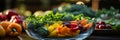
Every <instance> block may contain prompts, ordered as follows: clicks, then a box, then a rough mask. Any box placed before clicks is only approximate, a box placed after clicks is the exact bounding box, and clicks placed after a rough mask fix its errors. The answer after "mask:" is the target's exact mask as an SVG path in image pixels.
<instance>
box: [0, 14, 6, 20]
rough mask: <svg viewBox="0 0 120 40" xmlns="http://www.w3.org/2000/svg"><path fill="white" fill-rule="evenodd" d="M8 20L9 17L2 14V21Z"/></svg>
mask: <svg viewBox="0 0 120 40" xmlns="http://www.w3.org/2000/svg"><path fill="white" fill-rule="evenodd" d="M4 20H7V16H6V15H5V14H3V13H0V21H4Z"/></svg>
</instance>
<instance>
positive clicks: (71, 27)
mask: <svg viewBox="0 0 120 40" xmlns="http://www.w3.org/2000/svg"><path fill="white" fill-rule="evenodd" d="M70 29H71V31H73V32H76V31H77V30H78V29H79V26H77V23H71V25H70Z"/></svg>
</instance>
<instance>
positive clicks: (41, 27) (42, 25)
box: [26, 5, 94, 37]
mask: <svg viewBox="0 0 120 40" xmlns="http://www.w3.org/2000/svg"><path fill="white" fill-rule="evenodd" d="M72 7H81V8H72ZM83 8H86V7H83V6H82V5H71V7H70V8H68V9H64V11H57V10H53V11H49V12H47V14H45V15H42V16H35V15H32V16H30V17H28V18H26V21H27V23H28V28H29V29H30V30H32V31H33V32H35V33H38V34H39V35H40V36H42V37H74V36H77V35H79V34H80V33H81V32H86V31H88V29H90V28H91V27H93V26H94V18H93V17H94V16H92V15H89V16H88V15H85V14H92V12H93V11H92V10H88V9H87V8H86V9H84V10H87V12H86V11H84V12H83V11H81V10H83ZM75 12H76V13H75ZM85 12H86V13H85Z"/></svg>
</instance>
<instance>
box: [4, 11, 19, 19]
mask: <svg viewBox="0 0 120 40" xmlns="http://www.w3.org/2000/svg"><path fill="white" fill-rule="evenodd" d="M6 15H7V17H8V19H9V20H10V19H11V17H12V16H14V15H18V14H17V12H16V11H14V10H7V11H6Z"/></svg>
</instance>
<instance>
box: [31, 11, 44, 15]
mask: <svg viewBox="0 0 120 40" xmlns="http://www.w3.org/2000/svg"><path fill="white" fill-rule="evenodd" d="M43 14H44V12H43V11H40V10H39V11H36V12H35V13H34V14H33V15H35V16H42V15H43Z"/></svg>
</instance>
